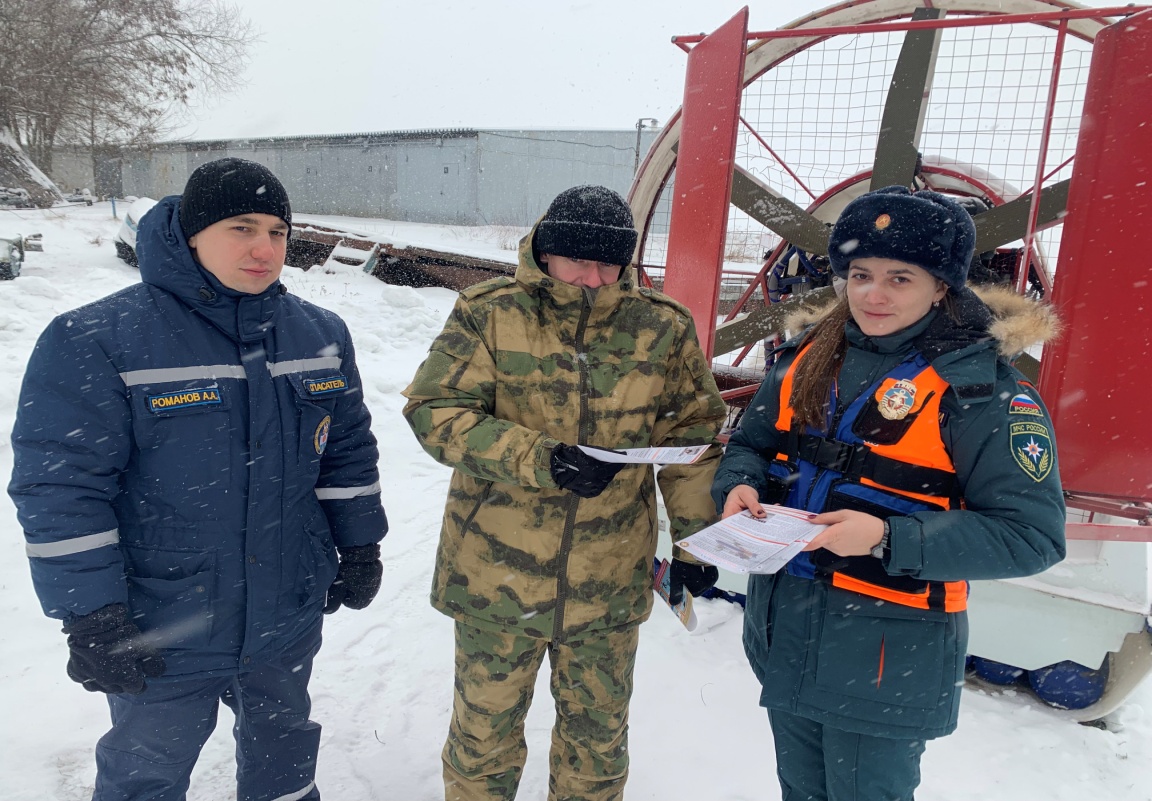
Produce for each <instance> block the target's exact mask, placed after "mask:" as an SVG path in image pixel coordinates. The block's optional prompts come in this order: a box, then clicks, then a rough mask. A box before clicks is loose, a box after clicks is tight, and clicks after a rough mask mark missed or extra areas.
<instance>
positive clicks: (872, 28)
mask: <svg viewBox="0 0 1152 801" xmlns="http://www.w3.org/2000/svg"><path fill="white" fill-rule="evenodd" d="M1148 8H1150V6H1113V7H1110V8H1078V9H1068V10H1067V11H1040V12H1037V13H1035V14H997V13H995V12H989V13H987V14H984V15H976V14H973V15H971V16H965V17H959V18H952V19H948V18H943V19H932V20H916V21H912V20H906V21H903V22H862V23H858V24H856V25H829V26H826V27H818V26H813V27H808V28H781V29H780V30H775V31H750V32H749V33H748V36H747V39H748V41H757V40H761V39H799V38H807V37H809V36H840V35H842V34H848V33H889V32H893V31H923V30H935V29H937V28H967V27H976V26H986V25H1015V24H1018V23H1024V22H1034V23H1039V24H1043V23H1061V22H1063V23H1067V21H1068V20H1073V19H1096V20H1106V19H1108V18H1109V17H1129V16H1132V15H1133V14H1137V13H1140V12H1141V11H1144V10H1146V9H1148ZM703 40H704V35H703V34H695V35H690V36H673V37H672V43H673V44H675V45H677V46H679V47H681V48H683V49H686V50H687V49H688V48H686V47H685V45H692V44H697V43H699V42H701V41H703ZM689 52H691V51H690V50H689Z"/></svg>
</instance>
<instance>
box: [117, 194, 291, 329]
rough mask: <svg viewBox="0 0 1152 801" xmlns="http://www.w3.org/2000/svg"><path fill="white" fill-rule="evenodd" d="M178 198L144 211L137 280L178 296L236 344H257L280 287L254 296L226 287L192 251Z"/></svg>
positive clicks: (272, 321)
mask: <svg viewBox="0 0 1152 801" xmlns="http://www.w3.org/2000/svg"><path fill="white" fill-rule="evenodd" d="M179 207H180V196H179V195H170V196H168V197H166V198H164V199H163V200H161V201H160V202H159V203H157V204H156V205H155V206H153V207H152V209H151V210H150V211H149V212H148V213H147V214H145V215H144V218H143V219H142V220H140V226H139V229H138V230H137V232H136V255H137V260H138V261H139V263H140V278H141V280H142V281H143V282H144V283H146V284H151V285H152V286H155V287H157V288H159V289H163V290H164V291H165V292H169V293H171V294H173V295H175V296H176V297H177V298H179V299H180V300H181V301H182V302H183V303H185V304H186V305H187V306H188V307H189V308H191V309H192V310H193V311H194V312H196V313H197V314H198V315H200V316H201V317H203V318H205V319H206V320H208V322H210V323H211V324H212V325H213V326H215V327H216V328H218V329H220V331H222V332H223V333H224V334H225V335H227V336H228V337H230V338H231V339H233V340H235V341H236V342H246V343H247V342H259V341H260V340H262V339H264V338H265V337H266V336H268V332H269V331H271V330H272V329H273V328H274V327H275V325H276V319H277V317H278V316H279V313H280V307H281V305H282V304H281V301H280V298H281V296H282V295H283V294H284V293H285V291H286V290H285V287H284V286H283V285H282V284H281V283H280V282H279V281H276V282H275V283H274V284H272V286H270V287H268V288H267V289H266V290H264V291H263V292H261V293H260V294H258V295H250V294H247V293H244V292H237V291H236V290H234V289H229V288H228V287H226V286H224V285H223V284H221V283H220V281H218V280H217V279H216V276H214V275H212V274H211V273H210V272H208V271H207V270H205V269H204V268H203V267H201V266H200V264H199V263H198V262H197V261H196V258H195V256H193V255H192V250H191V248H189V247H188V241H187V240H186V239H185V238H184V231H183V229H182V228H181V227H180V220H179Z"/></svg>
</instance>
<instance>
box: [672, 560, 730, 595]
mask: <svg viewBox="0 0 1152 801" xmlns="http://www.w3.org/2000/svg"><path fill="white" fill-rule="evenodd" d="M719 578H720V571H719V570H717V569H716V568H715V567H713V566H712V565H694V564H692V563H691V562H683V561H681V560H679V559H673V560H672V567H671V568H669V570H668V602H669V603H670V604H672V605H673V606H675V605H676V604H678V603H680V599H681V598H683V597H684V590H688V592H689V593H690V594H691V595H697V596H698V595H701V594H702V593H704V592H707V591H708V590H710V589H712V588H713V587H714V586H716V580H717V579H719Z"/></svg>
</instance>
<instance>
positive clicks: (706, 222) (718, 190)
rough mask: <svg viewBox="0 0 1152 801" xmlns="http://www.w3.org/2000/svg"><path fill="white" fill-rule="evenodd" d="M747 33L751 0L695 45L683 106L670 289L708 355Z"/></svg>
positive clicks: (667, 281)
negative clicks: (688, 315) (680, 304)
mask: <svg viewBox="0 0 1152 801" xmlns="http://www.w3.org/2000/svg"><path fill="white" fill-rule="evenodd" d="M747 32H748V7H747V6H745V7H744V8H743V9H741V10H740V11H739V12H737V14H736V15H735V16H734V17H732V19H730V20H728V22H726V23H724V24H723V25H721V26H720V27H719V28H717V29H716V31H715V32H713V33H712V34H710V35H708V36H707V37H705V38H703V39H702V40H701V42H700V44H698V45H697V46H696V47H694V48H692V52H691V53H689V54H688V75H687V78H686V80H685V84H684V105H683V107H682V109H681V118H680V145H679V149H678V150H677V153H676V196H675V197H674V198H673V200H672V217H671V220H670V221H669V223H668V258H667V268H666V271H665V274H664V291H665V292H666V293H667V294H668V295H671V296H672V297H674V298H676V299H677V300H679V301H680V302H681V303H683V304H684V305H685V306H687V307H688V309H689V311H691V312H692V317H693V318H694V319H695V321H696V330H697V334H698V336H699V338H700V346H701V347H702V348H703V349H704V353H705V354H706V355H707V356H709V357H711V355H712V342H713V337H714V336H715V333H716V308H717V306H718V305H719V300H720V272H721V268H722V267H723V263H724V240H725V236H726V233H727V228H728V204H729V198H731V196H732V172H733V167H734V165H735V161H736V129H737V120H738V118H739V115H740V94H741V92H742V90H743V87H744V83H743V78H744V55H745V52H746V51H745V47H744V41H745V37H746V35H747Z"/></svg>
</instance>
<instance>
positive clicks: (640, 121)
mask: <svg viewBox="0 0 1152 801" xmlns="http://www.w3.org/2000/svg"><path fill="white" fill-rule="evenodd" d="M643 126H644V118H643V117H641V118H640V119H638V120H636V160H635V161H634V162H632V174H633V175H635V174H636V173H638V172H639V171H640V129H641V128H642V127H643Z"/></svg>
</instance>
